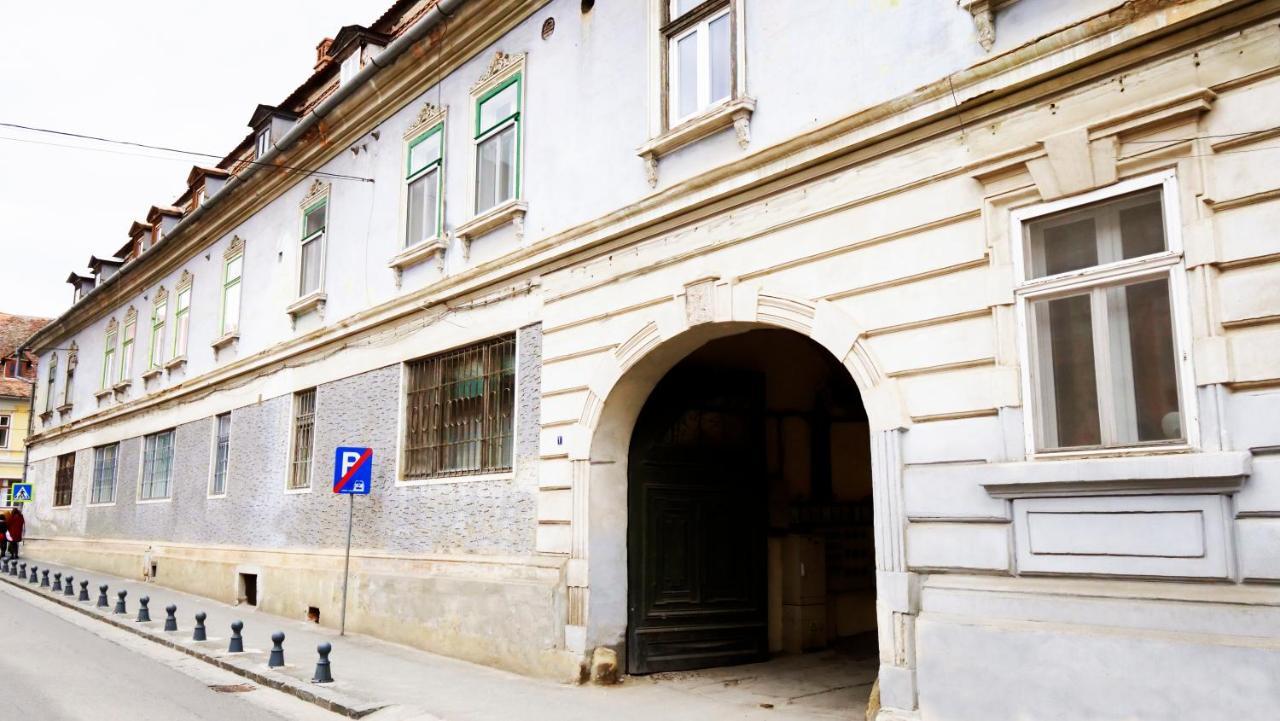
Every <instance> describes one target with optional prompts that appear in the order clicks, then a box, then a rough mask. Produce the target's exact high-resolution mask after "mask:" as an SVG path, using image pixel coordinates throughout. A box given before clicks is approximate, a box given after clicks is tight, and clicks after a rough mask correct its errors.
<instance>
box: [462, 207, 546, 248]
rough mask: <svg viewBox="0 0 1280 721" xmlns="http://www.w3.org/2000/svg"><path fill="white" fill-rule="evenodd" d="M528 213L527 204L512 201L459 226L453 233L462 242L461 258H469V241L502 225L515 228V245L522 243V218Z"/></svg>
mask: <svg viewBox="0 0 1280 721" xmlns="http://www.w3.org/2000/svg"><path fill="white" fill-rule="evenodd" d="M528 212H529V204H528V203H527V202H525V201H523V200H519V199H512V200H508V201H507V202H505V203H500V204H498V205H495V206H494V207H492V208H490V209H488V210H486V211H485V212H483V213H481V214H480V215H477V216H476V217H474V218H472V219H471V220H468V221H467V222H465V223H463V224H462V225H459V226H458V227H457V229H456V230H455V231H454V234H455V235H457V236H458V240H461V241H462V257H463V259H467V258H470V257H471V241H473V240H475V239H476V238H479V237H480V236H482V235H484V234H485V233H489V232H492V231H494V230H497V229H498V228H501V227H502V226H504V225H507V224H511V225H514V226H515V228H516V243H517V244H518V243H521V242H523V241H524V216H525V214H526V213H528Z"/></svg>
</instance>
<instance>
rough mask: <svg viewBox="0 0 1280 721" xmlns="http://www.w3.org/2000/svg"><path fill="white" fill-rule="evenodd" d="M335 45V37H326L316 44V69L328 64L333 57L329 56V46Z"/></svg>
mask: <svg viewBox="0 0 1280 721" xmlns="http://www.w3.org/2000/svg"><path fill="white" fill-rule="evenodd" d="M331 45H333V38H325V39H324V40H321V41H320V42H319V43H317V44H316V66H315V68H314V69H315V70H319V69H320V68H323V67H324V66H325V65H327V64H328V62H329V61H330V60H332V59H333V58H330V57H329V47H330V46H331Z"/></svg>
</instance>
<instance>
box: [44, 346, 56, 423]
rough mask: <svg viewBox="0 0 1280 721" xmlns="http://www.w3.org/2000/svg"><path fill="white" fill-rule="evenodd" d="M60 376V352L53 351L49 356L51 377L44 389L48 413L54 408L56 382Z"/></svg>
mask: <svg viewBox="0 0 1280 721" xmlns="http://www.w3.org/2000/svg"><path fill="white" fill-rule="evenodd" d="M57 378H58V354H57V353H53V354H50V356H49V377H48V378H47V379H45V384H44V387H45V391H44V412H45V413H48V412H50V411H52V410H53V396H54V393H55V391H56V388H55V384H56V383H57Z"/></svg>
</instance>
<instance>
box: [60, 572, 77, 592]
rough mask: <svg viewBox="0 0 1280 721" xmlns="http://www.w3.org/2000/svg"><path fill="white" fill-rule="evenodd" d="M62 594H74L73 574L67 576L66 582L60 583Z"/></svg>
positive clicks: (74, 579) (74, 581) (74, 582)
mask: <svg viewBox="0 0 1280 721" xmlns="http://www.w3.org/2000/svg"><path fill="white" fill-rule="evenodd" d="M62 595H64V596H74V595H76V577H75V576H67V582H66V583H64V584H62Z"/></svg>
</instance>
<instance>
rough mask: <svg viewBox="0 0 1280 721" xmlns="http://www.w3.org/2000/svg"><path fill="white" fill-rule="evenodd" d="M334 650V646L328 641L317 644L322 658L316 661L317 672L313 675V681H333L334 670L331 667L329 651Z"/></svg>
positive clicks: (317, 649) (317, 650)
mask: <svg viewBox="0 0 1280 721" xmlns="http://www.w3.org/2000/svg"><path fill="white" fill-rule="evenodd" d="M332 650H333V646H331V645H329V644H328V643H322V644H320V645H319V646H316V653H318V654H320V660H318V661H316V673H315V675H314V676H312V677H311V681H312V682H313V683H333V671H332V670H331V669H330V668H329V652H330V651H332Z"/></svg>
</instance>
